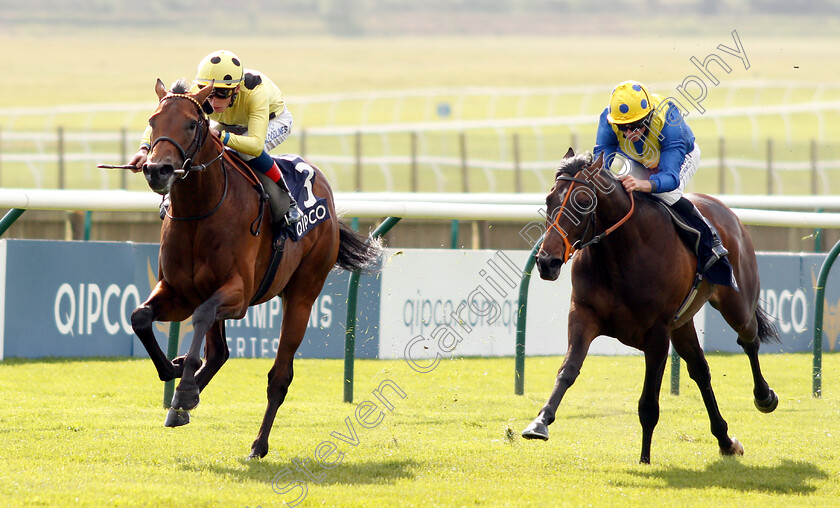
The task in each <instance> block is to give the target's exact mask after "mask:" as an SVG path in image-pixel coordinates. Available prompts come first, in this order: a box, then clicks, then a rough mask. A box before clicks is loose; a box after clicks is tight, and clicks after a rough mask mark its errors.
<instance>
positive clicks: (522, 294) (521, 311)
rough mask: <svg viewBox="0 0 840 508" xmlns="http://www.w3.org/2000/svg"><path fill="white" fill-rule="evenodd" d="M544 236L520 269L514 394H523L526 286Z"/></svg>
mask: <svg viewBox="0 0 840 508" xmlns="http://www.w3.org/2000/svg"><path fill="white" fill-rule="evenodd" d="M544 238H545V233H543V235H542V236H541V237H540V239H539V240H537V243H536V245H534V248H533V249H531V254H530V255H528V260H527V261H525V269H524V270H523V271H522V280H521V281H520V282H519V303H518V305H517V309H516V310H517V312H516V360H515V365H514V375H513V377H514V379H513V393H515V394H516V395H524V394H525V325H526V321H527V317H528V288H529V287H530V285H531V272H532V271H533V270H534V265H535V264H536V261H537V259H536V257H535V256H536V255H537V251H538V250H540V245H542V243H543V239H544Z"/></svg>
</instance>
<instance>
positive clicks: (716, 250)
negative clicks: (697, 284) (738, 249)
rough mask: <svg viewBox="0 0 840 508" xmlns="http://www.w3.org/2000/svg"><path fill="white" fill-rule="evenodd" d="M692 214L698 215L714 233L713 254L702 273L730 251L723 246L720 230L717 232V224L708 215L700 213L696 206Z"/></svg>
mask: <svg viewBox="0 0 840 508" xmlns="http://www.w3.org/2000/svg"><path fill="white" fill-rule="evenodd" d="M691 214H692V215H693V216H695V217H697V218H698V219H700V220H702V221H703V223H705V224H706V227H708V228H709V232H710V233H711V235H712V255H711V257H710V258H709V259H708V260H707V261H706V265H705V266H704V267H703V270H702V271H701V273H706V271H707V270H708V269H709V268H711V267H712V265H714V264H715V263H716V262H717V260H718V259H720V258H722V257H724V256H726V255H727V254H729V251H728V250H726V247H724V246H723V242H721V241H720V235H718V232H717V229H715V226H714V225H712V223H711V222H709V220H708V219H706V217H704V216H703V214H702V213H700V210H698V209H697V207H696V206H695V207H693V209H692V210H691Z"/></svg>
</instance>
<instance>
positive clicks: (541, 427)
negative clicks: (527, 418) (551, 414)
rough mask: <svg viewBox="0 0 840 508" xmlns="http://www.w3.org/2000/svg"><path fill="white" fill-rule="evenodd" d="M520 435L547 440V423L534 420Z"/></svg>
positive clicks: (526, 437)
mask: <svg viewBox="0 0 840 508" xmlns="http://www.w3.org/2000/svg"><path fill="white" fill-rule="evenodd" d="M522 437H524V438H525V439H542V440H543V441H548V425H546V424H544V423H543V422H541V421H540V420H534V421H533V422H531V424H530V425H528V426H527V427H525V430H523V431H522Z"/></svg>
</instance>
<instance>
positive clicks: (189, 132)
mask: <svg viewBox="0 0 840 508" xmlns="http://www.w3.org/2000/svg"><path fill="white" fill-rule="evenodd" d="M212 90H213V86H212V84H211V85H210V86H207V87H204V88H203V89H201V90H199V91H198V92H197V93H192V94H191V93H188V89H187V87H186V85H185V83H184V82H179V83H176V85H175V86H173V90H172V91H171V92H169V91H167V90H166V88H165V86H164V85H163V83H162V82H161V81H160V80H158V81H157V83H156V84H155V92H156V93H157V96H158V98H159V103H158V106H157V109H156V110H155V112H154V113H153V114H152V116H151V117H150V119H149V124H150V125H151V127H152V138H151V150H150V152H149V155H148V160H147V162H146V164H145V165H144V166H143V174H144V176H145V177H146V180H147V182H148V184H149V187H150V188H151V189H152V190H153V191H154V192H156V193H158V194H161V195H165V194H169V195H170V201H171V203H170V206H169V210H168V212H167V216H166V218H165V219H164V221H163V225H162V227H161V239H160V256H159V264H158V283H157V285H156V286H155V287H154V289H153V290H152V292H151V294H150V295H149V297H148V298H147V299H146V301H145V302H143V303H142V304H140V306H139V307H138V308H137V309H135V310H134V312H133V313H132V315H131V324H132V327H133V328H134V332H135V333H136V334H137V337H139V339H140V341H141V342H142V343H143V346H145V348H146V350H147V351H148V353H149V356H150V357H151V360H152V362H153V363H154V366H155V368H156V369H157V372H158V376H159V377H160V379H161V380H162V381H169V380H172V379H175V378H178V377H180V378H181V381H180V383H179V384H178V386H177V388H176V390H175V395H174V397H173V399H172V404H171V409H170V414H169V416H168V417H167V421H166V423H165V425H167V426H172V427H174V426H179V425H183V424H186V423H189V413H187V411H189V410H190V409H193V408H194V407H196V405H198V402H199V393H200V392H201V391H202V390H203V389H204V387H206V386H207V383H209V382H210V380H211V379H212V378H213V375H214V374H216V372H218V370H219V368H221V366H222V365H223V364H224V363H225V361H226V360H227V359H228V356H229V354H230V352H229V351H228V347H227V343H226V339H225V320H226V319H240V318H242V317H244V316H245V313H246V311H247V309H248V307H249V306H250V305H256V304H259V303H262V302H266V301H268V300H270V299H271V298H273V297H274V296H276V295H281V296H282V300H283V320H282V324H281V329H280V339H279V345H278V347H277V355H276V358H275V360H274V364H273V366H272V367H271V369H270V370H269V372H268V389H267V397H268V405H267V407H266V410H265V415H264V417H263V421H262V425H261V426H260V430H259V434H258V435H257V438H256V439H255V440H254V442H253V444H252V446H251V453H250V455H249V458H262V457H264V456H265V455H266V454H267V453H268V436H269V433H270V432H271V427H272V425H273V423H274V418H275V416H276V413H277V410H278V408H279V407H280V405H281V404H282V403H283V400H284V399H285V397H286V394H287V392H288V389H289V385H290V384H291V382H292V377H293V374H294V371H293V367H292V363H293V360H294V354H295V351H296V350H297V349H298V346H299V345H300V343H301V340H302V339H303V335H304V332H305V331H306V325H307V322H308V321H309V315H310V312H311V309H312V305H313V303H314V302H315V299H316V298H317V297H318V295H319V293H320V292H321V289H322V287H323V285H324V281H325V280H326V278H327V274H328V273H329V272H330V270H331V269H332V268H333V267H334V266H338V267H340V268H343V269H345V270H357V269H362V268H365V267H367V266H368V265H369V264H370V263H372V262H373V261H374V260H375V259H376V258H377V257H378V256H379V252H380V250H381V249H380V248H379V246H378V244H376V242H366V241H365V239H364V238H362V237H361V236H358V235H357V234H356V233H354V232H353V231H352V230H351V229H350V228H349V227H347V226H346V225H345V224H343V223H342V222H341V221H339V220H338V217H337V215H336V212H335V203H334V201H333V194H332V190H331V189H330V186H329V183H328V182H327V179H326V177H325V176H324V174H323V173H322V172H321V171H320V170H319V169H318V168H317V167H315V166H314V165H311V164H308V163H305V162H304V163H303V164H304V165H305V166H306V167H305V168H302V167H300V163H299V164H298V167H297V170H298V171H301V172H304V171H305V172H306V173H307V175H308V184H309V187H308V191H309V192H311V193H312V194H313V195H314V196H317V197H319V198H324V199H325V200H326V208H327V209H328V211H329V214H328V215H329V217H328V219H327V220H324V221H323V222H321V223H320V224H318V225H317V226H315V227H314V228H312V229H311V230H310V231H309V232H308V233H307V234H306V235H305V236H304V237H303V238H301V239H300V240H299V241H296V242H293V241H290V240H288V239H286V240H285V247H284V252H283V257H282V258H281V260H280V263H279V267H278V268H277V270H276V272H275V275H274V277H273V279H271V280H270V285H268V289H267V291H265V292H264V294H263V295H262V296H257V297H256V298H257V299H256V300H255V301H252V299H253V298H254V297H255V294H256V293H257V291H258V288H260V286H261V285H262V284H261V282H262V280H263V278H264V275H265V274H266V273H267V271H268V269H269V262H270V259H271V256H272V243H273V241H274V240H273V239H272V234H271V231H270V227H269V228H267V229H269V231H268V233H267V234H259V228H260V224H258V222H259V221H261V220H262V218H263V217H264V216H265V217H268V216H269V215H270V210H269V205H268V204H267V203H265V202H264V201H261V200H260V199H259V194H258V193H257V192H256V191H255V187H254V186H255V184H256V181H255V180H254V179H253V175H252V174H249V173H246V169H245V166H244V164H242V163H241V161H239V159H238V158H237V157H235V156H234V157H231V156H230V155H229V154H228V153H227V152H226V151H225V149H224V147H223V145H222V143H221V141H219V139H218V138H216V137H215V136H213V135H211V134H210V130H209V119H208V118H207V116H206V114H205V110H204V109H203V105H204V104H205V101H206V100H207V97H208V96H209V95H210V93H211V92H212ZM240 170H241V171H240ZM266 284H268V282H266ZM190 315H192V323H193V330H194V332H193V338H192V343H191V344H190V347H189V351H188V352H187V354H186V355H184V356H181V357H178V358H176V359H175V360H173V361H170V360H169V359H167V357H166V356H165V355H164V353H163V352H162V351H161V349H160V346H158V343H157V341H156V340H155V336H154V334H153V331H152V325H153V322H155V321H183V320H185V319H187V318H188V317H189V316H190ZM205 339H206V345H205V356H206V359H205V361H204V362H202V360H201V357H200V349H201V345H202V342H204V341H205ZM173 412H174V413H173Z"/></svg>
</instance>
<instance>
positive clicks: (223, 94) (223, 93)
mask: <svg viewBox="0 0 840 508" xmlns="http://www.w3.org/2000/svg"><path fill="white" fill-rule="evenodd" d="M205 86H206V85H198V88H199V89H201V88H204V87H205ZM231 95H233V88H216V87H214V88H213V91H212V92H210V97H216V98H218V99H227V98H229V97H230V96H231Z"/></svg>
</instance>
